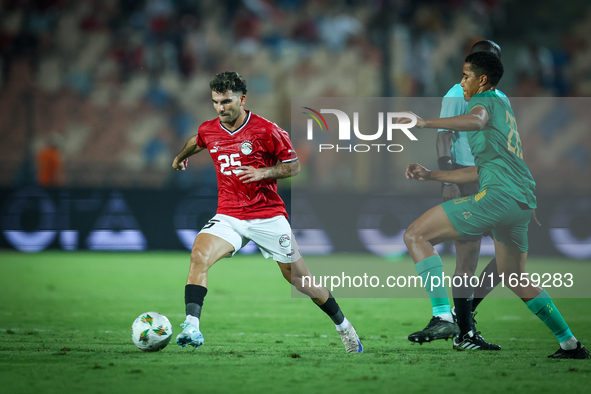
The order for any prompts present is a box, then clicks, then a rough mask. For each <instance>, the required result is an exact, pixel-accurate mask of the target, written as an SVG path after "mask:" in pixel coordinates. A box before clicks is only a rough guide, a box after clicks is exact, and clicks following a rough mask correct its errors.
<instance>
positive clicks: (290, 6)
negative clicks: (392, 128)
mask: <svg viewBox="0 0 591 394" xmlns="http://www.w3.org/2000/svg"><path fill="white" fill-rule="evenodd" d="M504 9H505V2H504V1H502V0H479V1H464V0H445V1H418V2H417V1H410V0H396V1H394V0H372V1H363V0H273V1H271V0H76V1H74V0H0V108H1V109H0V139H1V141H2V144H0V186H3V187H10V186H15V185H16V184H17V183H18V182H19V180H21V179H22V177H21V176H19V171H21V170H22V168H23V163H29V164H30V163H31V162H34V161H35V157H38V153H39V151H40V150H41V149H43V148H44V147H47V146H55V147H57V149H58V150H59V153H60V160H61V167H60V168H61V171H62V172H63V174H62V175H61V176H60V183H59V185H66V186H69V187H164V186H170V185H174V186H178V187H187V188H188V187H193V186H194V185H196V184H214V183H215V173H214V170H213V166H212V165H211V163H210V159H209V157H208V155H206V154H201V155H198V156H196V157H195V158H192V159H191V162H190V165H189V171H187V174H183V177H182V179H181V178H179V174H175V173H174V171H172V170H171V161H172V158H173V157H174V155H175V154H176V153H177V151H178V150H180V148H181V147H182V146H183V145H184V143H185V142H186V141H187V139H188V138H189V137H190V136H191V135H194V134H195V133H196V131H197V127H198V126H199V124H200V123H201V122H203V121H205V120H208V119H212V118H214V117H215V115H216V114H215V111H214V110H213V108H212V106H211V96H210V89H209V85H208V83H209V81H210V80H211V79H212V77H213V76H214V75H215V74H216V73H218V72H221V71H225V70H235V71H238V72H240V73H241V74H242V75H243V76H244V77H245V78H246V79H247V81H248V85H249V91H248V106H249V107H250V108H252V109H253V110H254V111H255V112H256V113H258V114H260V115H262V116H264V117H266V118H268V119H271V120H273V121H275V122H276V123H278V124H279V125H280V126H282V127H283V128H285V129H288V130H289V128H290V110H291V107H290V103H291V98H292V97H380V96H382V97H383V96H394V95H396V96H415V97H423V96H424V97H441V96H442V95H443V94H445V92H446V91H447V89H448V88H449V87H450V86H451V85H453V83H456V82H458V79H459V77H458V76H459V72H458V65H459V64H460V63H461V58H462V57H463V56H464V54H465V52H466V49H467V48H469V47H470V45H471V44H472V43H473V42H474V40H477V39H479V38H481V37H487V38H491V35H492V36H494V34H493V33H494V32H495V26H497V25H498V23H500V22H499V20H502V19H503V18H502V14H503V12H504ZM589 26H591V11H589V10H586V12H585V13H582V14H581V16H580V18H579V19H578V20H577V21H576V23H575V24H573V26H572V28H571V29H570V30H568V31H564V32H560V34H561V37H562V42H561V43H560V45H559V46H557V47H547V46H543V45H541V44H539V43H537V44H535V45H534V44H527V45H525V44H523V43H519V42H517V41H516V42H515V43H513V42H511V41H508V42H507V45H505V44H504V43H503V42H500V44H501V45H503V47H504V48H505V46H506V47H509V48H511V47H513V48H515V50H514V51H513V54H512V57H511V58H509V57H505V58H503V60H504V63H505V65H506V68H507V70H508V72H510V73H511V72H512V75H513V78H512V79H509V83H510V84H509V85H505V86H503V90H504V91H505V93H507V94H508V95H509V96H511V95H514V96H520V97H525V96H589V95H591V28H590V27H589ZM507 52H509V53H510V52H511V51H505V52H504V54H505V53H507ZM509 53H507V56H509ZM575 82H576V83H575ZM541 135H542V137H540V136H538V137H536V138H532V139H535V142H536V143H537V144H539V145H540V146H541V148H544V147H547V146H550V145H551V144H552V143H553V142H554V140H553V139H554V138H556V133H555V130H551V131H547V132H546V134H544V133H543V132H542V133H541ZM578 135H579V134H577V136H578ZM589 136H591V133H586V134H584V135H582V134H581V135H580V136H578V137H577V138H574V137H573V138H572V139H571V140H569V142H570V144H571V145H569V146H567V147H566V148H565V149H564V157H566V158H567V160H570V162H569V163H571V162H572V163H574V164H572V163H571V164H569V165H575V164H576V165H581V164H582V165H586V166H587V167H589V159H590V158H589V155H590V152H591V141H590V138H591V137H589ZM297 140H298V139H297V138H294V141H297ZM302 144H303V145H301V146H300V147H296V149H301V152H302V158H303V159H304V158H305V156H306V155H305V152H306V149H307V147H306V146H305V142H302ZM544 144H546V145H544ZM571 148H572V149H571ZM541 151H543V149H541ZM433 152H434V148H433ZM433 152H431V153H433ZM432 156H433V157H432V158H431V157H430V156H429V157H430V158H431V159H434V157H435V154H434V153H433V154H432ZM561 158H562V156H561V157H559V158H558V162H561V161H560V159H561ZM533 162H534V167H535V166H536V165H538V166H540V167H541V169H540V170H543V169H544V163H543V160H541V159H540V158H538V159H534V160H533ZM308 172H309V173H311V172H313V169H311V170H310V171H308ZM316 182H317V183H318V184H322V182H323V180H322V179H317V180H316Z"/></svg>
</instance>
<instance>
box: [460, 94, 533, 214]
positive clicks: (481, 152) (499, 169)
mask: <svg viewBox="0 0 591 394" xmlns="http://www.w3.org/2000/svg"><path fill="white" fill-rule="evenodd" d="M478 106H480V107H483V108H484V109H486V112H487V113H488V121H487V122H486V125H485V126H484V128H483V129H482V130H480V131H474V132H470V133H468V143H469V144H470V148H471V149H472V154H474V163H475V164H476V167H477V168H478V177H479V182H480V189H481V190H484V189H488V188H490V189H496V190H499V191H501V192H503V193H505V194H507V195H509V196H511V197H512V198H514V199H515V200H517V201H518V202H521V203H524V204H526V205H527V206H528V207H530V208H536V197H535V195H534V190H535V187H536V182H535V181H534V178H533V177H532V175H531V173H530V172H529V169H528V168H527V165H526V164H525V162H524V161H523V152H522V150H521V139H520V138H519V133H518V132H517V123H516V122H515V114H514V113H513V109H512V108H511V106H510V105H509V103H508V101H507V100H506V99H503V98H501V97H500V96H499V95H498V94H497V93H496V92H494V91H490V90H489V91H486V92H482V93H478V94H475V95H474V96H472V98H471V99H470V102H469V103H468V110H467V112H470V111H471V110H472V109H473V108H475V107H478Z"/></svg>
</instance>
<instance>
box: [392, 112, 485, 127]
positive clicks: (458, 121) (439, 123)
mask: <svg viewBox="0 0 591 394" xmlns="http://www.w3.org/2000/svg"><path fill="white" fill-rule="evenodd" d="M409 113H410V114H413V115H414V116H415V117H416V118H417V124H416V127H418V128H419V129H446V130H456V131H479V130H482V129H483V128H484V126H485V125H486V122H487V121H488V112H487V111H486V109H484V107H481V106H477V107H474V108H472V110H471V111H470V113H468V114H465V115H459V116H452V117H449V118H435V119H423V118H421V117H420V116H418V115H416V114H414V113H412V112H410V111H409ZM411 121H412V119H411V118H398V120H397V122H396V123H402V124H404V123H410V122H411Z"/></svg>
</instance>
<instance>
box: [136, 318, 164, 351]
mask: <svg viewBox="0 0 591 394" xmlns="http://www.w3.org/2000/svg"><path fill="white" fill-rule="evenodd" d="M171 337H172V325H171V324H170V321H169V320H168V318H167V317H166V316H164V315H163V314H160V313H158V312H146V313H142V314H141V315H139V316H138V318H137V319H135V321H134V322H133V324H132V325H131V339H132V340H133V343H135V346H137V347H138V349H140V350H143V351H144V352H157V351H158V350H162V349H164V348H165V347H166V345H168V342H170V338H171Z"/></svg>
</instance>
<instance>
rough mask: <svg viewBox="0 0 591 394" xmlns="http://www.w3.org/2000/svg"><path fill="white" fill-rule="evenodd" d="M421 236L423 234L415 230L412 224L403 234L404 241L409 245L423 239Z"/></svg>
mask: <svg viewBox="0 0 591 394" xmlns="http://www.w3.org/2000/svg"><path fill="white" fill-rule="evenodd" d="M421 238H422V236H421V235H420V234H418V233H417V232H416V231H415V230H414V228H413V226H412V225H411V226H410V227H409V228H407V229H406V231H405V232H404V236H403V239H404V243H405V244H406V246H407V247H408V246H410V245H414V244H416V243H417V242H419V241H420V240H421Z"/></svg>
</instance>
